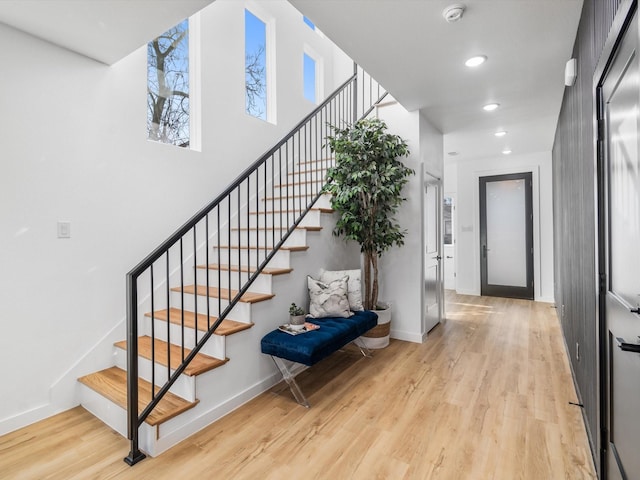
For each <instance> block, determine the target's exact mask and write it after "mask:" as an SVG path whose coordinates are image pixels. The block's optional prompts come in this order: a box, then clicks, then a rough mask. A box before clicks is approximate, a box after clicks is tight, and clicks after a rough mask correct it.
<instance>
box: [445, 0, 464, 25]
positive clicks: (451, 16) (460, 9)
mask: <svg viewBox="0 0 640 480" xmlns="http://www.w3.org/2000/svg"><path fill="white" fill-rule="evenodd" d="M465 8H467V7H465V6H464V5H462V4H461V3H454V4H453V5H449V6H448V7H447V8H445V9H444V10H443V11H442V16H443V17H444V19H445V20H446V21H447V22H449V23H453V22H457V21H458V20H460V19H461V18H462V15H463V14H464V10H465Z"/></svg>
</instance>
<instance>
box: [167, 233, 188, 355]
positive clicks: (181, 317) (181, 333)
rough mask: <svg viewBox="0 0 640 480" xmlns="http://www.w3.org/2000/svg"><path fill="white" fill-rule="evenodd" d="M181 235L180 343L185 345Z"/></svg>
mask: <svg viewBox="0 0 640 480" xmlns="http://www.w3.org/2000/svg"><path fill="white" fill-rule="evenodd" d="M182 246H183V245H182V237H180V343H181V344H182V345H184V250H183V248H182ZM169 323H171V322H167V342H169V328H168V326H169Z"/></svg>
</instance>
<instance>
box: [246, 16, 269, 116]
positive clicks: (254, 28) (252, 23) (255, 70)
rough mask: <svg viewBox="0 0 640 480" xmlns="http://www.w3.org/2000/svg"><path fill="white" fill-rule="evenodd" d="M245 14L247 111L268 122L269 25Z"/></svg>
mask: <svg viewBox="0 0 640 480" xmlns="http://www.w3.org/2000/svg"><path fill="white" fill-rule="evenodd" d="M244 12H245V15H244V27H245V29H244V31H245V38H244V48H245V91H246V102H245V110H246V112H247V113H248V114H249V115H252V116H254V117H256V118H260V119H262V120H267V25H266V23H265V22H263V21H262V20H260V19H259V18H258V17H256V16H255V15H254V14H253V13H251V12H250V11H249V10H245V11H244Z"/></svg>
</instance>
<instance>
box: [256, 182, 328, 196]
mask: <svg viewBox="0 0 640 480" xmlns="http://www.w3.org/2000/svg"><path fill="white" fill-rule="evenodd" d="M323 186H324V181H322V180H318V181H315V180H314V181H312V183H301V184H293V183H290V184H289V185H286V184H285V185H281V186H277V187H275V188H274V191H273V192H269V193H268V195H267V197H286V196H287V195H288V196H291V195H309V196H315V195H317V194H318V193H320V191H321V190H322V187H323Z"/></svg>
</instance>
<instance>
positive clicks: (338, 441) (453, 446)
mask: <svg viewBox="0 0 640 480" xmlns="http://www.w3.org/2000/svg"><path fill="white" fill-rule="evenodd" d="M447 300H448V304H447V321H446V322H445V323H444V324H443V325H439V326H438V327H436V329H434V331H433V332H432V333H431V334H430V335H429V338H428V339H427V341H426V342H425V343H424V344H422V345H418V344H412V343H407V342H401V341H393V340H392V341H391V344H390V346H389V347H388V348H387V349H385V350H381V351H377V352H376V353H375V354H374V357H373V358H372V359H367V358H363V357H362V356H360V354H359V352H357V351H356V350H355V349H353V350H351V349H348V350H346V351H344V352H337V353H336V354H334V355H332V356H331V357H330V358H328V359H326V360H324V361H323V362H320V363H319V364H317V365H315V366H314V367H312V368H311V369H309V370H307V371H305V372H303V373H301V374H300V375H299V376H298V381H299V383H300V385H301V387H302V389H303V391H305V393H306V394H307V396H308V398H309V401H310V402H311V405H312V407H311V409H308V410H307V409H305V408H304V407H301V406H298V405H297V404H295V403H294V402H293V400H292V397H291V396H290V394H289V391H288V389H286V387H284V386H283V385H282V384H280V385H278V386H276V387H274V388H273V389H272V390H271V391H269V392H266V393H265V394H263V395H260V396H259V397H257V398H255V399H254V400H253V401H251V402H250V403H248V404H246V405H245V406H243V407H241V408H239V409H238V410H236V411H235V412H233V413H231V414H230V415H228V416H226V417H225V418H223V419H221V420H220V421H218V422H216V423H215V424H213V425H211V426H209V427H208V428H206V429H204V430H202V431H201V432H199V433H198V434H196V435H194V436H193V437H191V438H189V439H188V440H186V441H184V442H182V443H181V444H179V445H178V446H176V447H174V448H173V449H171V450H169V451H168V452H166V453H164V454H162V455H160V456H159V457H157V458H148V459H146V460H144V461H143V462H141V463H139V464H138V465H136V466H135V467H133V468H130V467H128V466H127V465H126V464H125V463H124V462H123V461H122V458H123V457H124V456H125V455H126V454H127V453H128V442H127V441H126V440H125V439H123V438H122V437H120V436H119V435H118V434H116V433H114V432H113V431H112V430H110V429H109V428H108V427H106V426H105V425H104V424H102V423H101V422H100V421H99V420H97V419H95V418H94V417H93V416H92V415H91V414H89V413H87V412H86V411H84V410H83V409H82V408H80V407H78V408H75V409H72V410H70V411H68V412H64V413H62V414H60V415H57V416H55V417H52V418H49V419H47V420H44V421H42V422H39V423H37V424H34V425H31V426H29V427H26V428H23V429H21V430H18V431H16V432H13V433H10V434H7V435H5V436H3V437H0V478H2V479H5V478H6V479H65V480H66V479H89V478H91V479H108V478H118V479H152V478H153V479H224V480H226V479H233V480H235V479H305V480H306V479H391V480H396V479H408V480H414V479H452V480H454V479H455V480H459V479H473V480H484V479H495V480H502V479H504V480H512V479H536V480H552V479H553V480H554V479H583V478H595V475H594V470H593V466H592V460H591V456H590V453H589V447H588V444H587V438H586V433H585V429H584V425H583V422H582V417H581V413H580V409H579V407H576V406H572V405H570V404H569V402H570V401H571V402H576V393H575V390H574V387H573V382H572V380H571V376H570V373H569V366H568V362H567V358H566V353H565V349H564V345H563V343H562V337H561V333H560V327H559V324H558V321H557V319H556V316H555V310H554V309H553V308H552V306H551V305H550V304H543V303H534V302H529V301H524V300H510V299H499V298H488V297H471V296H462V295H455V294H452V293H450V292H449V293H448V294H447Z"/></svg>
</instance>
